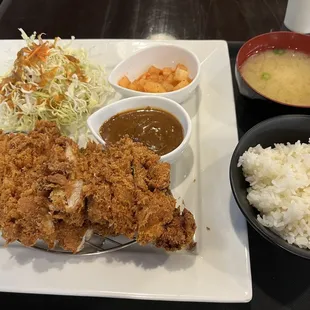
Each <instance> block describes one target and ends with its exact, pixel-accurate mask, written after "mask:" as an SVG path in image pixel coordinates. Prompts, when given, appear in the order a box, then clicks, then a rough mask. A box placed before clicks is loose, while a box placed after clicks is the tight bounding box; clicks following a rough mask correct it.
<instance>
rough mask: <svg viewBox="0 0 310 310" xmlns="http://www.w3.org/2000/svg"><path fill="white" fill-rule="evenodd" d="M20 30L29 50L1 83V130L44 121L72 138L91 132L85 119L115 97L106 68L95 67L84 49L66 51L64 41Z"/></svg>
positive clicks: (29, 127)
mask: <svg viewBox="0 0 310 310" xmlns="http://www.w3.org/2000/svg"><path fill="white" fill-rule="evenodd" d="M19 30H20V32H21V36H22V38H23V39H24V40H25V42H26V47H24V48H22V49H21V50H20V51H19V53H18V54H17V58H16V60H15V63H14V66H13V68H12V70H11V72H9V73H8V74H7V75H5V76H3V77H2V78H1V81H0V128H1V129H2V130H5V131H29V130H32V129H33V128H34V126H35V123H36V121H37V120H39V119H43V120H49V121H53V122H56V124H57V126H58V127H59V128H60V130H61V131H62V133H63V134H66V135H71V136H72V134H73V135H74V136H73V138H74V137H75V138H77V137H78V135H79V133H80V134H86V133H87V129H86V128H87V126H86V117H87V116H88V115H89V114H90V113H91V112H92V111H93V110H94V109H95V108H97V107H100V106H103V105H104V104H106V103H107V101H108V99H109V98H110V96H111V95H112V94H113V90H112V88H111V86H110V85H109V84H108V83H107V80H106V74H105V71H104V69H103V68H102V67H101V66H99V65H94V64H92V63H91V62H90V61H89V60H88V56H87V53H86V51H85V50H84V49H73V48H70V45H71V44H70V45H66V46H64V47H61V46H58V40H59V38H56V39H55V40H54V42H53V43H51V42H48V41H45V42H44V41H43V40H42V38H41V35H38V36H37V35H36V32H34V33H33V34H32V35H31V36H30V37H29V36H28V35H27V34H26V33H25V32H24V30H22V29H19ZM36 38H37V39H36ZM73 40H74V38H72V40H71V42H72V41H73ZM71 42H70V43H71Z"/></svg>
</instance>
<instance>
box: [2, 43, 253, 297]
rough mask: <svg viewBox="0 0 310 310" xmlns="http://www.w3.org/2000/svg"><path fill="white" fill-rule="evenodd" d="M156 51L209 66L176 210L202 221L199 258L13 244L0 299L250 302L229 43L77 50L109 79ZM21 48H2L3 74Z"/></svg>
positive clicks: (178, 181) (180, 173)
mask: <svg viewBox="0 0 310 310" xmlns="http://www.w3.org/2000/svg"><path fill="white" fill-rule="evenodd" d="M159 43H162V44H175V45H180V46H183V47H185V48H188V49H189V50H191V51H192V52H194V53H195V54H196V55H197V56H198V58H199V59H200V61H201V62H202V63H203V64H202V76H201V83H200V86H199V88H198V89H197V91H196V92H195V93H194V94H193V95H192V97H191V98H190V99H189V100H188V101H186V102H185V103H184V104H183V106H184V107H185V109H186V110H187V111H188V112H189V114H190V116H191V118H192V122H193V132H192V137H191V141H190V147H189V148H188V149H187V150H186V151H185V152H184V155H183V157H182V158H181V159H180V161H178V162H177V163H176V164H175V165H174V166H172V176H171V178H172V189H173V194H174V196H175V197H176V198H177V200H178V204H179V205H181V206H183V205H185V206H186V207H187V208H188V209H189V210H191V211H192V212H193V213H194V215H195V218H196V221H197V233H196V236H195V238H196V241H197V248H196V250H195V251H194V252H193V253H187V252H182V253H172V254H167V253H165V252H164V251H162V250H158V249H155V248H153V247H151V246H150V247H145V248H142V247H139V246H134V247H132V248H128V249H125V250H122V251H119V252H115V253H111V254H104V255H102V256H98V257H71V256H63V255H60V254H59V255H57V254H51V253H45V252H39V251H36V250H34V249H27V248H24V247H22V246H20V245H18V244H13V245H10V246H9V247H7V248H4V247H0V291H10V292H26V293H45V294H62V295H85V296H106V297H120V298H141V299H158V300H178V301H209V302H246V301H249V300H250V299H251V298H252V285H251V271H250V259H249V249H248V236H247V227H246V223H245V220H244V218H243V216H242V215H241V213H240V212H239V210H238V208H237V206H236V204H235V201H234V199H233V198H232V194H231V191H230V186H229V176H228V167H229V162H230V157H231V154H232V151H233V149H234V147H235V145H236V144H237V128H236V117H235V107H234V98H233V90H232V81H231V70H230V62H229V55H228V48H227V44H226V42H224V41H161V42H160V41H146V40H76V42H75V43H74V45H75V46H82V47H84V48H86V49H88V50H89V55H90V58H91V59H92V60H93V61H94V62H96V63H99V64H102V65H104V66H105V67H106V69H107V71H110V70H111V69H112V68H113V67H114V66H115V65H116V64H117V63H118V62H120V61H121V60H123V59H124V58H126V57H128V56H129V55H131V54H133V53H134V52H136V51H137V50H140V49H142V48H145V47H148V46H151V45H154V44H159ZM23 44H24V43H23V42H21V41H19V40H8V41H1V45H0V72H1V73H3V72H5V71H7V69H8V65H11V64H12V61H13V60H14V57H15V55H16V52H17V51H18V49H19V48H21V47H22V46H23ZM118 98H119V96H116V97H115V99H118ZM3 244H4V242H3V240H1V239H0V245H3Z"/></svg>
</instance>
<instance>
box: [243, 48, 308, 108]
mask: <svg viewBox="0 0 310 310" xmlns="http://www.w3.org/2000/svg"><path fill="white" fill-rule="evenodd" d="M240 71H241V75H242V76H243V78H244V79H245V80H246V81H247V82H248V84H249V85H250V86H251V87H252V88H253V89H255V90H256V91H258V92H259V93H261V94H262V95H264V96H266V97H268V98H270V99H273V100H276V101H280V102H283V103H288V104H291V105H302V106H310V56H309V55H307V54H305V53H302V52H298V51H295V50H279V49H273V50H267V51H263V52H259V53H257V54H254V55H253V56H251V57H249V58H248V59H247V60H246V61H245V63H244V64H243V65H242V67H241V69H240Z"/></svg>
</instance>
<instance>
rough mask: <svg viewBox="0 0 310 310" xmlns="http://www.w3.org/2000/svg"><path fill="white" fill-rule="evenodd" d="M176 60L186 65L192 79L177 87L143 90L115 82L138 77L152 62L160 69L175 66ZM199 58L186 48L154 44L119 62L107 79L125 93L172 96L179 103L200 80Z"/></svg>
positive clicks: (128, 95) (125, 94) (190, 92)
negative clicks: (161, 89)
mask: <svg viewBox="0 0 310 310" xmlns="http://www.w3.org/2000/svg"><path fill="white" fill-rule="evenodd" d="M178 63H181V64H183V65H185V66H186V67H187V68H188V71H189V76H190V78H191V79H192V82H191V83H190V84H189V85H187V86H185V87H184V88H181V89H179V90H174V91H171V92H164V93H146V92H140V91H135V90H131V89H127V88H124V87H122V86H119V85H118V82H119V80H120V79H121V78H122V77H123V76H124V75H126V76H127V77H128V78H129V80H134V79H137V78H138V77H139V76H140V75H141V74H143V73H144V72H145V71H147V70H148V68H149V67H150V66H152V65H154V66H155V67H158V68H160V69H162V68H164V67H175V66H176V65H177V64H178ZM199 77H200V62H199V59H198V58H197V56H196V55H195V54H194V53H192V52H190V51H189V50H187V49H185V48H182V47H178V46H175V45H157V46H152V47H149V48H145V49H143V50H141V51H139V52H137V53H136V54H134V55H132V56H130V57H128V58H126V59H125V60H123V61H122V62H120V63H119V64H118V65H117V66H116V67H115V68H114V69H113V71H112V72H111V74H110V75H109V78H108V80H109V83H110V84H111V85H112V87H113V88H114V89H115V90H116V91H117V92H119V93H120V94H121V95H123V96H124V97H132V96H145V95H148V96H154V97H158V96H160V97H165V98H168V99H172V100H174V101H176V102H178V103H182V102H183V101H185V100H186V99H187V98H188V97H189V96H190V95H191V94H192V93H193V91H194V90H195V89H196V87H197V86H198V84H199Z"/></svg>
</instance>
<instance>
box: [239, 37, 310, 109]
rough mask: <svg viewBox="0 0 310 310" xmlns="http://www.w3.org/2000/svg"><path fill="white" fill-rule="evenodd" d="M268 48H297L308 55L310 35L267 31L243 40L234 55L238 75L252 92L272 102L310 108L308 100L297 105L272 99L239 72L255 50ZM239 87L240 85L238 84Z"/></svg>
mask: <svg viewBox="0 0 310 310" xmlns="http://www.w3.org/2000/svg"><path fill="white" fill-rule="evenodd" d="M268 49H290V50H297V51H300V52H303V53H305V54H308V55H309V56H310V37H309V36H307V35H304V34H300V33H296V32H289V31H277V32H268V33H264V34H261V35H258V36H256V37H253V38H251V39H250V40H248V41H247V42H245V43H244V44H243V45H242V46H241V48H240V50H239V52H238V54H237V57H236V69H237V72H238V75H239V76H240V77H241V79H242V81H243V82H244V83H245V85H246V87H248V88H249V89H250V90H251V91H252V92H255V93H256V94H258V95H259V96H261V97H262V98H265V99H267V100H270V101H272V102H276V103H279V104H282V105H286V106H289V107H296V108H306V109H307V108H308V109H309V108H310V101H309V105H308V106H305V105H298V104H292V103H286V102H282V101H278V100H275V99H272V98H270V97H268V96H266V95H264V94H262V93H261V92H259V91H257V90H256V89H255V88H254V87H252V86H251V85H250V84H249V83H248V82H247V81H246V79H245V78H244V77H243V76H242V74H241V70H240V69H241V67H242V65H243V64H244V62H245V61H246V60H247V59H248V58H249V57H251V56H252V55H254V54H255V53H257V52H261V51H266V50H268ZM239 87H240V85H239Z"/></svg>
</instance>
